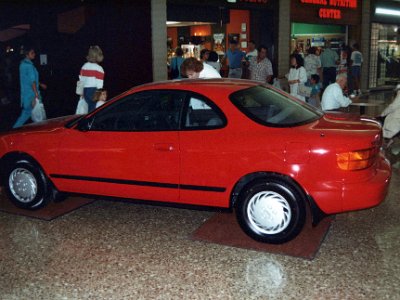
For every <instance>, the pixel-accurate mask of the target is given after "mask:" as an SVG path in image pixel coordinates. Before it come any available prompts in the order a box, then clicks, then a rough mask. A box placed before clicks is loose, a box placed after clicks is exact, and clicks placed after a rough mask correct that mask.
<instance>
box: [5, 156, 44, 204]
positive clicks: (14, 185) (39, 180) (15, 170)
mask: <svg viewBox="0 0 400 300" xmlns="http://www.w3.org/2000/svg"><path fill="white" fill-rule="evenodd" d="M6 179H7V182H6V191H7V193H8V196H9V198H10V200H11V202H13V203H14V204H15V205H16V206H18V207H20V208H24V209H32V210H33V209H38V208H41V207H43V206H45V205H47V203H48V202H49V201H50V199H51V193H49V184H48V180H47V178H46V176H45V175H44V173H43V171H42V170H41V169H40V167H38V166H36V165H35V164H32V163H31V162H30V161H28V160H19V161H16V162H15V163H12V164H11V165H10V167H9V168H8V170H7V174H6Z"/></svg>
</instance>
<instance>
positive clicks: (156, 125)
mask: <svg viewBox="0 0 400 300" xmlns="http://www.w3.org/2000/svg"><path fill="white" fill-rule="evenodd" d="M381 144H382V134H381V127H380V125H379V124H377V122H375V121H373V120H368V119H360V118H354V117H353V118H347V117H345V116H344V115H340V114H338V115H335V114H324V113H323V112H321V111H319V110H317V109H314V108H313V107H311V106H309V105H308V104H306V103H303V102H301V101H298V100H296V99H293V98H291V97H290V96H288V95H287V94H286V93H284V92H281V91H278V90H276V89H274V88H273V87H271V86H265V85H261V84H258V83H256V82H251V81H246V80H224V79H218V80H182V81H168V82H161V83H152V84H147V85H142V86H138V87H135V88H133V89H131V90H129V91H128V92H126V93H124V94H122V95H120V96H118V97H116V98H114V99H112V100H110V101H109V102H107V103H106V104H105V105H103V106H101V107H100V108H98V109H97V110H95V111H94V112H92V113H90V114H88V115H85V116H68V117H63V118H58V119H52V120H48V121H45V122H41V123H37V124H33V125H28V126H24V127H22V128H20V129H17V130H13V131H10V132H6V133H3V134H1V135H0V158H1V170H2V179H3V181H2V182H3V183H4V185H5V187H6V191H7V193H8V195H9V198H10V200H11V201H12V202H13V203H14V204H15V205H17V206H19V207H22V208H26V209H37V208H40V207H43V206H45V205H46V204H47V203H48V202H49V201H51V200H54V199H56V198H57V197H58V195H60V194H61V193H78V194H85V195H100V196H109V197H118V198H131V199H142V200H149V201H159V202H168V203H178V204H189V205H200V206H210V207H220V208H233V209H234V210H235V212H236V215H237V219H238V222H239V224H240V225H241V227H242V229H243V230H244V231H245V232H246V233H247V234H248V235H249V236H251V237H252V238H254V239H256V240H258V241H261V242H267V243H283V242H286V241H289V240H291V239H293V238H294V237H295V236H296V235H297V234H298V233H299V232H300V231H301V229H302V227H303V225H304V222H305V218H306V206H307V205H309V207H310V211H311V215H312V218H313V222H314V224H316V223H318V221H319V220H320V218H321V217H322V216H324V215H326V214H335V213H340V212H344V211H350V210H358V209H364V208H369V207H372V206H376V205H378V204H379V203H381V202H382V201H383V200H384V198H385V196H386V193H387V190H388V186H389V180H390V177H391V168H390V164H389V163H388V161H387V160H386V159H385V158H384V156H383V154H382V152H381V151H380V148H381ZM67 201H68V200H67Z"/></svg>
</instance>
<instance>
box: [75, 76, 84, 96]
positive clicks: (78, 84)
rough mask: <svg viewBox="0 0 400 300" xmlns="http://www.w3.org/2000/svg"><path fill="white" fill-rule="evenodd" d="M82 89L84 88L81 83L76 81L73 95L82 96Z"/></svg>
mask: <svg viewBox="0 0 400 300" xmlns="http://www.w3.org/2000/svg"><path fill="white" fill-rule="evenodd" d="M83 88H84V86H83V81H81V80H78V81H77V82H76V90H75V93H76V94H77V95H79V96H82V95H83Z"/></svg>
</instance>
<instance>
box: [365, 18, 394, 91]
mask: <svg viewBox="0 0 400 300" xmlns="http://www.w3.org/2000/svg"><path fill="white" fill-rule="evenodd" d="M370 57H371V61H370V78H369V81H370V84H369V85H370V87H371V88H374V87H381V86H387V85H395V84H397V83H399V82H400V32H399V31H398V26H397V25H387V24H380V23H372V27H371V56H370Z"/></svg>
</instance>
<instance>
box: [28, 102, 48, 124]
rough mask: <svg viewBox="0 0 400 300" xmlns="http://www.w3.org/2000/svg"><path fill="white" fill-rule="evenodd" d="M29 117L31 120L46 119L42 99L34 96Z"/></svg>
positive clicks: (39, 120)
mask: <svg viewBox="0 0 400 300" xmlns="http://www.w3.org/2000/svg"><path fill="white" fill-rule="evenodd" d="M31 118H32V121H33V122H35V123H36V122H41V121H44V120H46V119H47V117H46V111H45V110H44V105H43V103H42V101H40V100H39V99H38V98H35V106H34V107H33V109H32V113H31Z"/></svg>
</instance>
